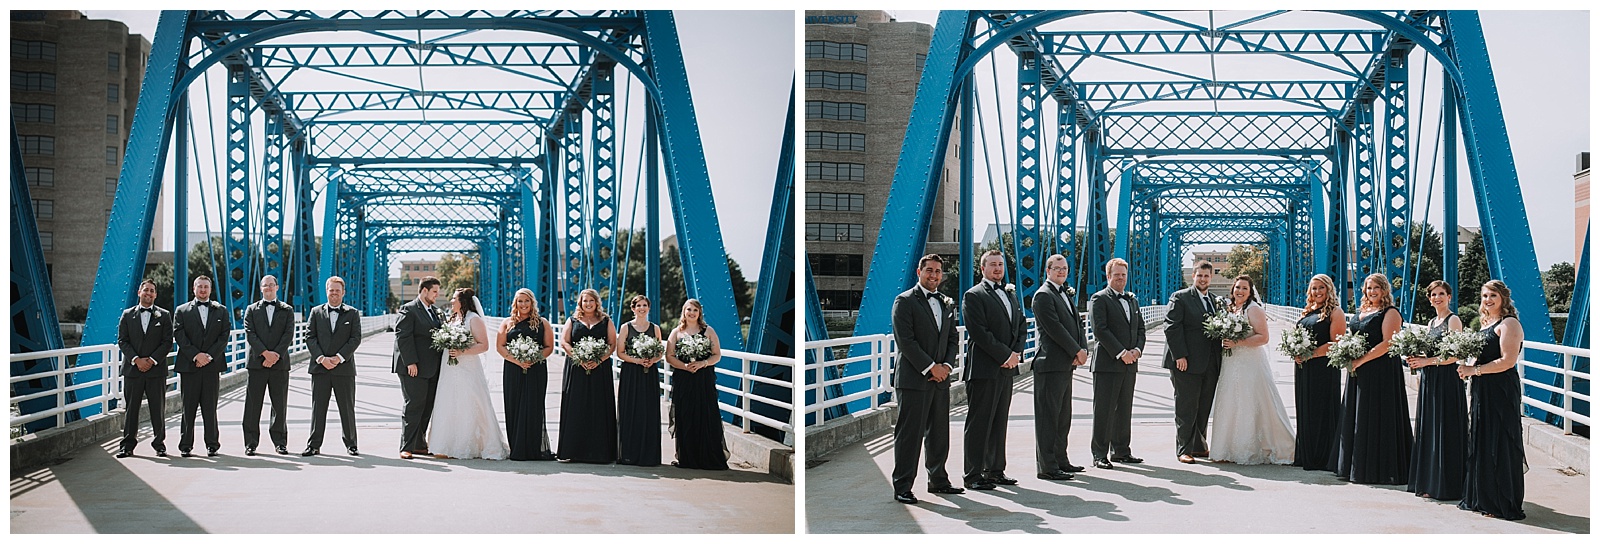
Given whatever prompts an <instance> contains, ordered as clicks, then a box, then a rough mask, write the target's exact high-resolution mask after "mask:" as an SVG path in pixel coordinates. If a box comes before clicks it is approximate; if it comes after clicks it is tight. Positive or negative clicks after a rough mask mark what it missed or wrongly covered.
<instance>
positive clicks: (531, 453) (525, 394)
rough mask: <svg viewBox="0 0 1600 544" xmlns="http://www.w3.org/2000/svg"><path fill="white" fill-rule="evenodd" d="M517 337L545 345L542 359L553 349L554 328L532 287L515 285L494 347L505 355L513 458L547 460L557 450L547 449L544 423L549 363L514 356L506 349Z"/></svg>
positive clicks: (504, 383)
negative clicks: (518, 287) (542, 314)
mask: <svg viewBox="0 0 1600 544" xmlns="http://www.w3.org/2000/svg"><path fill="white" fill-rule="evenodd" d="M518 338H532V339H533V341H535V342H538V343H539V345H540V346H542V347H544V349H543V350H542V351H540V353H541V354H542V355H543V356H544V360H549V359H550V352H552V351H555V346H556V344H555V332H554V331H553V330H552V327H551V326H550V322H549V321H545V319H544V317H542V316H540V315H539V304H538V303H536V302H534V300H533V291H530V290H528V289H526V288H523V289H518V290H517V294H516V295H515V296H513V297H512V301H511V317H508V318H506V319H505V320H504V321H501V322H500V341H499V342H497V343H495V346H494V349H495V351H498V352H500V357H501V358H502V359H505V361H506V363H505V370H504V372H503V374H502V375H501V382H500V383H501V385H502V389H504V390H505V401H506V439H507V440H508V441H510V442H511V454H510V455H509V456H508V458H509V459H511V460H513V461H550V460H553V459H555V458H556V454H555V453H552V452H551V451H550V435H549V434H548V433H546V432H545V427H544V395H545V388H546V385H547V384H548V382H549V380H550V368H549V365H546V364H543V361H540V362H539V363H531V362H523V361H516V360H513V359H512V357H511V352H509V351H506V343H507V342H510V341H512V340H516V339H518Z"/></svg>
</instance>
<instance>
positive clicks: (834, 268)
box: [806, 253, 866, 277]
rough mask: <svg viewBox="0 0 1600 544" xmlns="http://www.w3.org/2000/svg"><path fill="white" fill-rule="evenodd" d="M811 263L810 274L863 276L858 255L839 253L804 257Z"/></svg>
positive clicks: (863, 271) (814, 254) (864, 272)
mask: <svg viewBox="0 0 1600 544" xmlns="http://www.w3.org/2000/svg"><path fill="white" fill-rule="evenodd" d="M806 257H807V258H808V259H810V261H811V273H812V274H816V275H818V276H855V277H860V276H865V275H866V269H865V268H864V267H863V266H862V265H861V256H860V255H850V254H840V253H812V254H809V255H807V256H806Z"/></svg>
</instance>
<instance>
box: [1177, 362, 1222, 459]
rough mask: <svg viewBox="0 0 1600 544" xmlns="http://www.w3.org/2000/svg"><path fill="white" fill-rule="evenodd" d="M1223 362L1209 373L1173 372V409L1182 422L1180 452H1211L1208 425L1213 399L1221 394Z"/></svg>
mask: <svg viewBox="0 0 1600 544" xmlns="http://www.w3.org/2000/svg"><path fill="white" fill-rule="evenodd" d="M1221 375H1222V372H1221V365H1212V367H1211V368H1208V369H1206V371H1205V372H1178V371H1177V370H1173V371H1172V412H1173V419H1174V420H1176V423H1177V424H1178V442H1177V447H1178V449H1177V451H1178V453H1177V454H1178V455H1183V454H1189V455H1194V454H1197V453H1208V452H1210V451H1211V446H1209V445H1207V443H1206V424H1207V422H1209V421H1210V420H1211V401H1212V399H1214V398H1215V397H1216V396H1217V378H1219V377H1221Z"/></svg>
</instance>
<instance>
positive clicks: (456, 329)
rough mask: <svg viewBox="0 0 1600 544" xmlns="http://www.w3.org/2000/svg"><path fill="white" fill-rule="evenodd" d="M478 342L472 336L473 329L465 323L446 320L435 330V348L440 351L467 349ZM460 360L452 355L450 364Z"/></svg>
mask: <svg viewBox="0 0 1600 544" xmlns="http://www.w3.org/2000/svg"><path fill="white" fill-rule="evenodd" d="M477 342H478V341H477V340H476V339H474V338H473V337H472V330H471V329H468V328H467V325H466V324H465V323H456V322H453V321H446V322H445V324H444V325H440V326H439V328H437V329H434V330H433V349H436V350H439V351H450V350H452V349H467V348H470V347H472V345H473V344H476V343H477ZM458 362H459V361H457V360H456V358H455V357H451V358H450V361H449V364H452V365H453V364H456V363H458Z"/></svg>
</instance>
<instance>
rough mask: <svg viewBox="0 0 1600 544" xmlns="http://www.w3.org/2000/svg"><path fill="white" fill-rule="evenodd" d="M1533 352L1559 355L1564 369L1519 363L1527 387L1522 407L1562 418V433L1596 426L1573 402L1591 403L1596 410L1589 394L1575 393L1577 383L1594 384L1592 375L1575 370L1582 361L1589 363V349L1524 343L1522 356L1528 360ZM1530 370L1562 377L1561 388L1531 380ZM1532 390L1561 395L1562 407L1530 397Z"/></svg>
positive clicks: (1527, 362) (1523, 383)
mask: <svg viewBox="0 0 1600 544" xmlns="http://www.w3.org/2000/svg"><path fill="white" fill-rule="evenodd" d="M1529 351H1542V352H1547V353H1552V354H1555V355H1557V356H1559V357H1560V360H1561V364H1560V366H1555V365H1551V364H1546V363H1540V362H1536V361H1529V360H1527V359H1526V358H1523V359H1521V360H1519V361H1517V371H1518V377H1519V379H1521V380H1522V385H1523V388H1522V404H1523V405H1525V406H1531V407H1534V408H1538V409H1540V410H1544V411H1546V412H1549V413H1551V414H1554V415H1557V416H1561V430H1562V431H1563V432H1565V433H1566V434H1572V424H1573V423H1574V422H1576V423H1582V424H1584V425H1590V426H1592V424H1591V423H1590V422H1589V415H1588V414H1584V413H1581V412H1578V411H1577V410H1575V409H1574V408H1573V401H1574V400H1579V401H1583V402H1588V403H1591V404H1590V406H1593V401H1592V400H1591V399H1590V397H1589V395H1588V394H1586V393H1579V392H1576V391H1573V389H1572V387H1573V382H1575V381H1577V380H1583V381H1585V382H1589V381H1590V380H1591V376H1590V374H1589V373H1588V372H1580V371H1578V370H1576V368H1575V363H1576V362H1577V360H1578V359H1579V358H1584V359H1587V358H1588V357H1589V355H1590V354H1589V349H1587V348H1574V347H1568V346H1561V345H1556V344H1546V343H1544V342H1523V343H1522V352H1523V354H1524V357H1526V354H1527V352H1529ZM1529 368H1536V369H1539V370H1543V371H1546V372H1550V373H1552V374H1556V375H1559V376H1561V384H1562V385H1561V387H1556V386H1553V385H1550V384H1547V383H1543V382H1539V381H1537V380H1530V379H1528V378H1527V375H1528V372H1527V370H1528V369H1529ZM1529 387H1533V388H1537V389H1540V390H1544V391H1549V392H1551V393H1555V394H1556V395H1560V397H1561V406H1556V405H1553V404H1550V403H1548V402H1544V401H1541V400H1538V399H1535V398H1532V397H1529V396H1528V388H1529Z"/></svg>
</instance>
